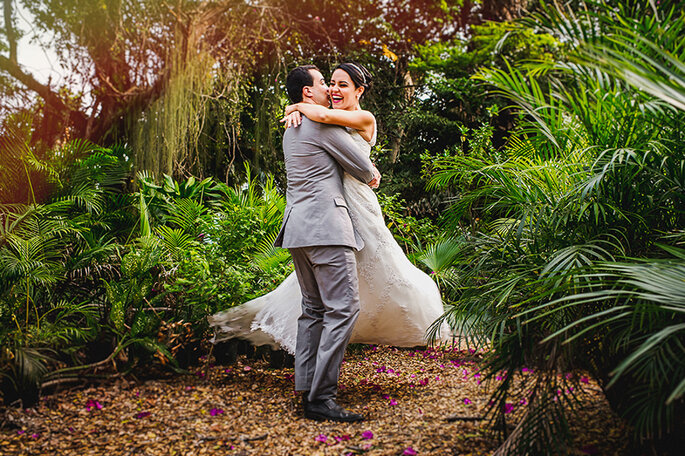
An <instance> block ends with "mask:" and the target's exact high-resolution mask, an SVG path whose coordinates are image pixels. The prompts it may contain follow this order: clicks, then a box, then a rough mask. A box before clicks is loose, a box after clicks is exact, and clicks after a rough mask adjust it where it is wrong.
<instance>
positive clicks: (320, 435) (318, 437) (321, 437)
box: [314, 434, 328, 442]
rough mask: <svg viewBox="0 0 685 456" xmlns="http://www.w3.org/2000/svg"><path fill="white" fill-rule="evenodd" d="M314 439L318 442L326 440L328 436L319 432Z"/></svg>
mask: <svg viewBox="0 0 685 456" xmlns="http://www.w3.org/2000/svg"><path fill="white" fill-rule="evenodd" d="M314 440H316V441H317V442H325V441H326V440H328V437H326V436H325V435H324V434H319V435H317V436H316V439H314Z"/></svg>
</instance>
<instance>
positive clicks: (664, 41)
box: [427, 2, 685, 454]
mask: <svg viewBox="0 0 685 456" xmlns="http://www.w3.org/2000/svg"><path fill="white" fill-rule="evenodd" d="M581 3H583V8H581V10H580V11H573V10H570V9H564V8H562V7H558V8H554V7H547V6H545V5H544V4H543V6H542V8H541V10H540V12H539V13H538V14H535V15H532V16H530V17H529V18H527V19H526V20H525V21H524V23H523V26H525V27H527V28H534V29H536V30H540V31H542V32H547V33H549V34H552V35H555V36H558V37H560V38H564V40H565V41H566V42H567V43H569V44H570V48H569V49H568V50H567V53H566V55H564V56H563V58H561V59H559V60H558V61H556V62H555V63H551V62H531V63H530V64H528V65H526V66H523V65H519V66H517V67H513V66H505V67H504V68H501V69H500V68H488V69H483V70H481V72H480V74H479V76H478V79H479V80H481V81H483V82H484V83H487V84H488V85H489V87H491V88H494V92H495V93H496V94H497V95H498V96H501V97H505V98H507V99H509V100H510V101H511V102H512V103H513V104H514V105H515V106H516V107H517V112H518V115H519V122H518V126H517V128H516V129H515V130H514V131H512V134H511V137H510V138H509V141H508V142H507V144H506V145H505V147H504V148H502V150H501V151H498V152H497V153H486V154H483V153H481V152H479V151H477V150H475V151H474V150H466V151H463V150H452V151H451V152H450V153H448V154H445V155H444V156H442V157H433V158H432V159H431V160H430V162H429V163H427V166H428V168H429V172H430V173H431V176H432V177H431V185H432V186H434V187H438V188H450V189H451V191H452V192H453V193H456V194H457V195H458V197H457V198H456V199H455V200H454V201H453V204H452V206H451V208H450V211H449V213H448V216H447V217H446V219H445V222H446V226H447V227H448V229H449V227H451V229H453V230H454V231H455V236H454V239H453V240H452V241H450V244H451V248H449V249H445V252H446V254H445V255H446V256H448V257H449V260H450V262H451V264H452V265H453V266H452V271H451V276H452V277H457V278H458V280H457V281H454V282H452V284H453V287H452V289H451V290H450V294H449V297H450V298H451V299H452V301H453V302H452V306H451V308H450V310H449V312H448V313H447V314H446V318H447V319H449V320H451V321H453V322H454V323H455V324H456V325H457V326H458V327H459V328H460V330H461V331H462V333H463V334H465V335H468V336H470V338H471V341H472V342H474V343H475V344H476V345H477V346H481V347H489V348H492V349H493V350H492V351H490V352H489V356H488V367H487V371H488V373H489V376H490V377H494V376H496V375H501V373H502V372H507V373H509V374H514V373H515V372H519V371H520V370H521V369H523V368H527V369H533V370H534V371H535V375H530V376H527V377H526V379H527V382H526V383H525V386H524V390H525V394H526V395H527V397H528V398H529V399H528V405H527V406H526V407H525V408H524V410H523V411H522V412H521V414H522V417H523V419H522V420H521V421H520V424H519V425H518V426H517V427H516V429H515V430H514V431H513V433H511V434H510V435H509V438H508V439H507V441H506V442H505V445H503V446H502V448H500V453H501V454H560V453H562V452H563V451H565V450H564V449H565V448H566V445H567V443H568V440H567V439H568V438H569V435H568V427H567V425H566V422H567V421H566V416H565V414H566V413H567V410H569V409H572V404H573V391H577V387H578V386H579V385H578V382H577V378H575V377H572V376H564V375H559V374H563V373H568V372H572V371H573V370H574V369H578V368H580V369H585V370H587V371H589V372H590V373H592V375H594V377H595V378H596V379H597V380H598V381H599V383H600V385H602V387H603V388H604V389H605V392H606V394H607V397H608V399H609V401H610V403H611V405H612V407H613V408H614V409H615V410H616V411H617V412H618V413H619V415H621V416H622V417H623V418H625V419H626V420H627V422H628V423H629V424H630V425H631V426H632V427H633V428H634V430H635V437H636V439H652V442H653V444H654V445H655V446H656V448H658V447H659V445H660V443H658V442H654V439H658V438H664V437H665V436H668V438H665V440H668V439H671V441H672V440H673V439H674V438H678V436H681V435H683V434H682V433H683V431H684V429H683V423H684V420H683V417H684V413H685V403H684V401H683V393H685V387H684V385H685V364H683V362H682V359H683V355H685V352H684V349H683V347H685V320H684V319H683V299H682V297H683V292H684V290H685V289H684V287H683V284H684V283H685V282H683V280H682V279H683V271H684V269H683V267H684V264H683V257H684V254H683V250H682V249H681V248H678V247H677V246H679V245H680V246H682V245H683V243H684V241H685V237H684V235H683V227H684V226H685V219H684V218H683V211H682V208H683V207H685V174H683V171H682V170H683V169H684V168H685V147H684V146H683V144H685V143H684V142H683V136H682V135H683V129H682V126H683V121H684V120H685V104H683V103H682V101H683V100H684V99H685V91H684V90H683V87H685V83H684V81H685V79H684V77H683V73H682V46H681V42H682V40H681V39H678V38H677V37H678V36H679V35H682V30H683V27H684V26H685V22H684V18H683V16H682V8H680V7H679V6H682V4H681V3H678V2H661V5H660V6H659V7H658V8H656V9H654V8H653V7H652V6H649V5H647V4H646V3H645V4H643V3H639V4H638V2H629V4H627V5H626V4H623V3H620V2H587V3H586V2H581ZM572 17H573V20H572V19H571V18H572ZM678 62H680V63H679V65H680V66H678ZM674 63H675V64H674ZM464 221H466V222H470V224H471V225H472V226H473V227H474V228H475V229H474V231H473V233H472V235H470V236H463V235H461V231H460V229H461V228H462V226H463V225H465V223H463V222H464ZM512 377H513V375H508V376H507V380H505V381H503V382H502V383H501V384H500V386H499V387H498V390H497V392H496V393H495V395H494V397H493V401H492V406H491V408H490V414H491V417H492V418H493V420H494V421H495V422H496V423H499V424H502V423H504V421H505V418H506V413H507V412H508V411H509V410H510V409H508V408H507V407H506V404H507V403H508V402H507V401H508V400H509V398H510V397H511V395H512V394H513V393H515V390H514V388H515V387H514V385H515V383H514V382H513V381H511V380H510V379H511V378H512ZM574 388H575V389H574ZM655 451H657V452H658V451H659V450H658V449H657V450H655Z"/></svg>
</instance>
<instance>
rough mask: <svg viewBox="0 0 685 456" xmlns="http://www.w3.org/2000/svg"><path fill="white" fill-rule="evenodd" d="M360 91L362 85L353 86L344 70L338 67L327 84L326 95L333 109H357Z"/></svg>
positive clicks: (362, 89) (361, 90)
mask: <svg viewBox="0 0 685 456" xmlns="http://www.w3.org/2000/svg"><path fill="white" fill-rule="evenodd" d="M362 92H364V87H355V86H354V82H352V78H350V75H349V74H347V72H346V71H344V70H342V69H340V68H338V69H337V70H335V71H334V72H333V75H332V76H331V83H330V84H329V85H328V95H329V97H330V98H331V104H332V106H333V108H334V109H346V110H352V109H358V108H359V97H361V94H362Z"/></svg>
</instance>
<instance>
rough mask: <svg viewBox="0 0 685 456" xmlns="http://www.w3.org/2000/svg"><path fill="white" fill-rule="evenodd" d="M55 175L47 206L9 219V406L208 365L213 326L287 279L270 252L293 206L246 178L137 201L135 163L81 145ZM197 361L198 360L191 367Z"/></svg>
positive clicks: (3, 249) (150, 186)
mask: <svg viewBox="0 0 685 456" xmlns="http://www.w3.org/2000/svg"><path fill="white" fill-rule="evenodd" d="M64 150H65V152H64V153H70V154H71V155H72V158H73V160H72V161H69V162H67V163H68V165H66V166H65V167H63V168H57V167H56V166H54V165H53V166H52V167H46V168H45V170H44V172H45V174H47V175H48V176H49V177H50V179H49V181H50V182H52V186H53V191H54V196H53V197H52V198H50V199H49V201H48V202H47V203H44V204H38V203H32V204H28V205H11V206H2V207H1V212H0V214H1V217H2V223H1V224H0V226H1V227H2V231H1V232H0V234H1V237H0V328H2V329H0V345H1V346H2V353H0V374H1V375H2V394H3V398H4V400H5V402H13V401H14V400H15V399H18V398H20V399H22V400H23V401H24V404H25V405H26V404H27V403H28V402H31V401H33V400H35V399H36V398H37V394H38V391H39V389H40V387H41V385H50V384H55V383H59V382H61V381H68V380H69V379H77V378H84V377H87V375H88V373H89V372H90V371H91V370H92V369H93V368H95V367H98V366H101V365H103V364H107V363H114V365H117V366H118V367H119V368H120V369H124V370H126V369H131V368H134V367H135V366H136V364H137V363H138V362H139V361H140V360H148V359H149V358H150V357H156V358H158V359H159V360H160V361H162V362H163V363H165V364H170V365H171V366H178V363H177V359H176V358H179V357H180V358H182V359H179V360H180V361H181V362H182V364H183V365H185V364H186V363H187V362H192V361H193V359H192V355H193V354H194V356H195V357H197V356H199V354H198V348H199V344H200V341H201V340H205V339H206V338H207V337H206V336H207V334H206V330H207V323H206V317H207V315H210V314H211V313H214V312H216V311H217V310H219V309H223V308H226V307H230V306H232V305H236V304H239V303H241V302H244V301H247V300H249V299H251V298H254V297H256V296H259V295H260V294H263V293H264V292H266V291H269V290H271V289H273V288H274V287H275V286H276V284H278V283H280V281H281V280H282V279H283V278H284V277H285V275H286V274H288V273H289V272H291V270H292V267H291V266H290V265H289V264H288V260H289V256H288V254H287V251H284V250H280V249H278V250H277V249H274V248H272V247H271V244H272V243H273V239H274V238H275V235H276V233H277V231H278V229H279V227H280V222H281V218H282V213H283V209H284V206H285V201H284V198H283V197H282V196H281V195H280V194H279V193H278V192H277V191H276V190H275V188H274V185H273V181H272V180H271V179H265V180H264V182H263V183H261V182H259V181H258V180H257V179H255V178H253V177H252V176H251V175H250V172H249V169H248V170H247V176H248V181H247V182H246V183H245V184H244V185H243V186H241V187H239V188H229V187H227V186H226V185H224V184H220V183H216V182H215V181H213V180H212V179H205V180H203V181H197V180H195V179H193V178H189V179H187V180H185V181H183V182H177V181H174V180H173V179H171V178H170V177H168V176H164V178H163V179H162V180H161V182H159V183H157V182H156V181H155V179H153V178H152V177H151V176H149V175H147V174H145V173H141V174H139V176H138V179H137V187H138V191H137V192H134V193H131V192H130V191H128V188H129V187H130V184H131V183H132V180H131V179H130V177H129V166H128V163H127V154H126V151H125V150H124V149H121V148H115V149H103V148H99V147H95V146H92V145H89V144H87V143H82V142H76V143H72V144H71V145H69V146H67V147H66V148H65V149H64ZM189 353H190V355H189Z"/></svg>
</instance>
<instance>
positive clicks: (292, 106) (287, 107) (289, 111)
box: [285, 103, 297, 116]
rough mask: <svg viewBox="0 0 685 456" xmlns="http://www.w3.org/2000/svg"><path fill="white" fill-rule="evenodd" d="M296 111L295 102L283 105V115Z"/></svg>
mask: <svg viewBox="0 0 685 456" xmlns="http://www.w3.org/2000/svg"><path fill="white" fill-rule="evenodd" d="M295 111H297V103H295V104H291V105H288V106H286V107H285V115H286V116H288V115H290V114H292V113H293V112H295Z"/></svg>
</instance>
